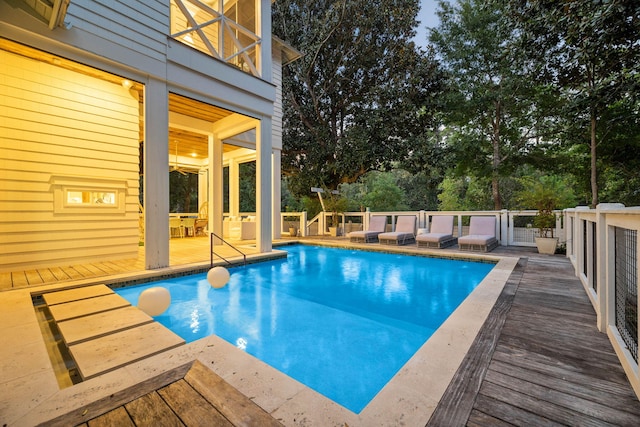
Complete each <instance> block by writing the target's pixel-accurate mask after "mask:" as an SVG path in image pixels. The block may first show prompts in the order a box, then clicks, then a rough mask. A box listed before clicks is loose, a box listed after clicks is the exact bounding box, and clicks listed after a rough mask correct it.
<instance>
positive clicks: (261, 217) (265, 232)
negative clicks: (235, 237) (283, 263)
mask: <svg viewBox="0 0 640 427" xmlns="http://www.w3.org/2000/svg"><path fill="white" fill-rule="evenodd" d="M271 181H272V174H271V117H263V118H262V119H261V120H260V123H259V124H258V126H257V127H256V214H257V218H256V222H257V223H256V247H257V248H258V250H259V251H260V252H271V247H272V246H271V224H272V220H271V218H272V209H271V203H272V202H271Z"/></svg>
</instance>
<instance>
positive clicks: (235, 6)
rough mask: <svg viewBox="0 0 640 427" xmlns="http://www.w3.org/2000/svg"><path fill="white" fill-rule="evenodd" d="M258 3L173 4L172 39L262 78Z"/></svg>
mask: <svg viewBox="0 0 640 427" xmlns="http://www.w3.org/2000/svg"><path fill="white" fill-rule="evenodd" d="M259 7H260V3H259V2H258V1H257V0H213V1H211V0H209V1H199V0H171V37H173V38H174V39H176V40H178V41H180V42H182V43H184V44H187V45H189V46H191V47H193V48H195V49H198V50H199V51H201V52H203V53H206V54H207V55H210V56H212V57H214V58H216V59H219V60H221V61H224V62H226V63H227V64H231V65H233V66H235V67H238V68H239V69H241V70H243V71H245V72H247V73H249V74H252V75H254V76H257V77H260V75H261V73H260V55H261V50H260V48H261V43H262V39H261V38H260V36H259V35H258V34H257V31H258V30H257V29H258V28H259V25H258V22H257V20H258V16H259V13H258V12H259V10H258V9H259Z"/></svg>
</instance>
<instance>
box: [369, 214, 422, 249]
mask: <svg viewBox="0 0 640 427" xmlns="http://www.w3.org/2000/svg"><path fill="white" fill-rule="evenodd" d="M378 241H379V242H380V243H382V244H385V245H407V244H409V243H415V241H416V217H415V216H413V215H401V216H399V217H398V219H397V220H396V229H395V231H390V232H388V233H380V234H378Z"/></svg>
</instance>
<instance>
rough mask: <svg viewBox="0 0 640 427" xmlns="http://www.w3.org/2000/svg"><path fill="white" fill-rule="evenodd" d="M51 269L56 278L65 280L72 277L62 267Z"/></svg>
mask: <svg viewBox="0 0 640 427" xmlns="http://www.w3.org/2000/svg"><path fill="white" fill-rule="evenodd" d="M49 271H51V274H53V275H54V277H55V278H56V280H59V281H63V280H69V279H71V277H70V276H69V275H68V274H67V273H66V272H65V271H64V270H63V269H62V268H61V267H50V268H49Z"/></svg>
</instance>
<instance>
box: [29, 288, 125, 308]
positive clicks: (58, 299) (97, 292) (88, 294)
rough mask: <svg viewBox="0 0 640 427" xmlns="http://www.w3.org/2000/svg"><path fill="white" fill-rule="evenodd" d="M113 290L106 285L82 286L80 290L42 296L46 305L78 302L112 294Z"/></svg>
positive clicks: (66, 290)
mask: <svg viewBox="0 0 640 427" xmlns="http://www.w3.org/2000/svg"><path fill="white" fill-rule="evenodd" d="M113 293H114V292H113V290H112V289H111V288H110V287H108V286H106V285H93V286H83V287H81V288H73V289H65V290H63V291H57V292H48V293H46V294H43V295H42V298H43V299H44V302H45V303H46V304H47V305H55V304H61V303H65V302H71V301H78V300H81V299H86V298H92V297H99V296H102V295H110V294H113Z"/></svg>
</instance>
